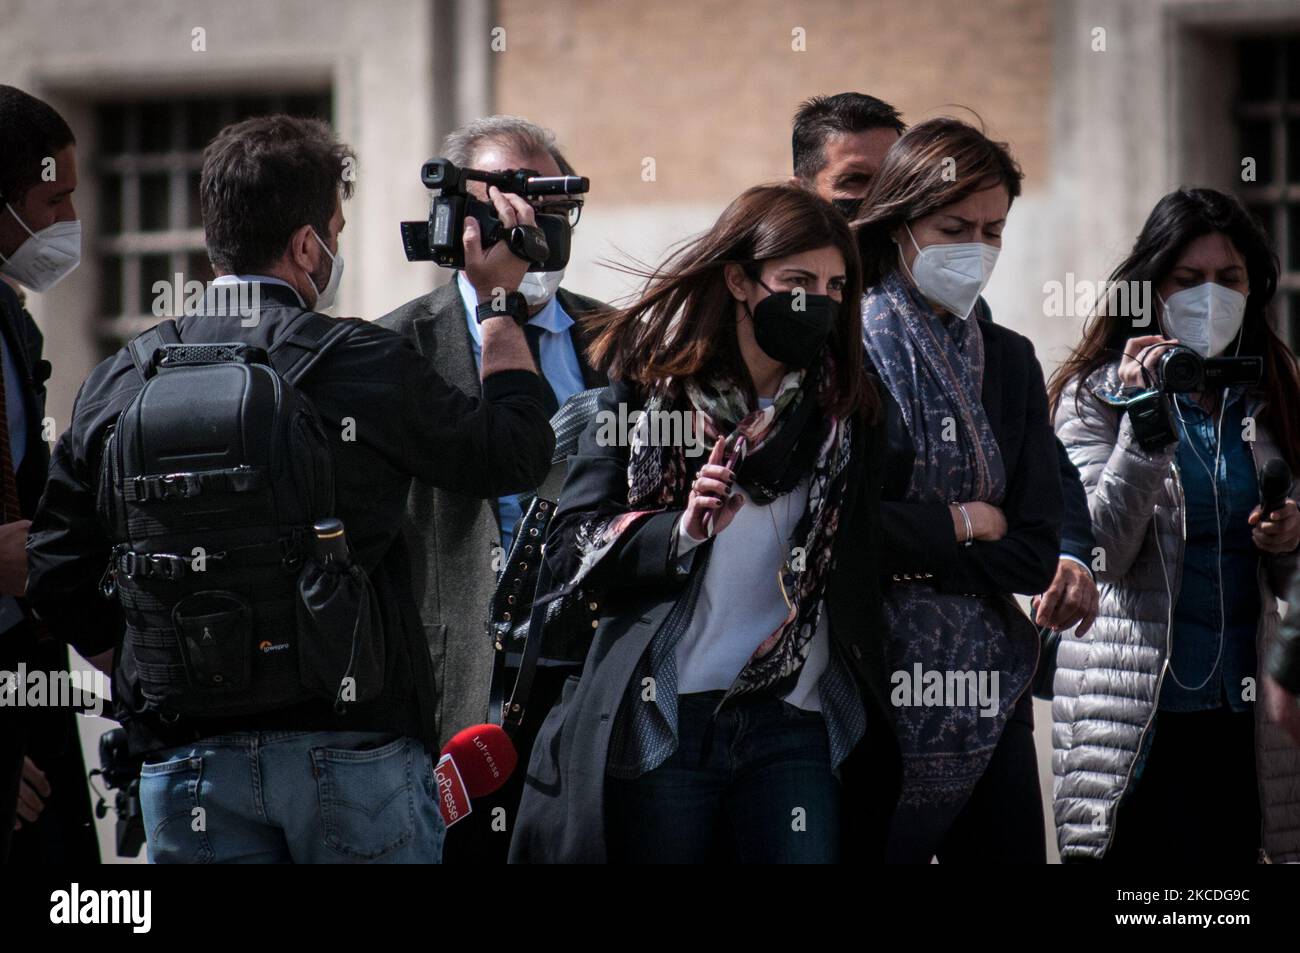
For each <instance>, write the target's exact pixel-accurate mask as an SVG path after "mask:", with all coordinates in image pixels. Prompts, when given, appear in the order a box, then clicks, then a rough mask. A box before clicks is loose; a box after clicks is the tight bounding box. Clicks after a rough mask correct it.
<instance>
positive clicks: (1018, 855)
mask: <svg viewBox="0 0 1300 953" xmlns="http://www.w3.org/2000/svg"><path fill="white" fill-rule="evenodd" d="M934 857H937V858H938V859H939V863H941V864H1045V863H1047V834H1046V832H1045V830H1044V825H1043V802H1042V788H1041V787H1040V786H1039V783H1038V757H1037V754H1036V752H1035V748H1034V720H1033V708H1032V699H1030V698H1028V696H1026V697H1025V698H1022V699H1021V702H1020V704H1019V705H1018V706H1017V707H1016V711H1015V713H1014V714H1013V715H1012V716H1011V718H1010V719H1009V720H1008V721H1007V725H1006V727H1005V728H1004V729H1003V730H1002V737H1001V738H999V739H998V744H997V747H996V748H995V749H994V750H993V757H992V759H991V760H990V761H989V766H988V768H987V769H985V771H984V774H983V776H982V777H981V778H980V779H979V781H978V782H977V783H976V785H975V787H974V789H973V790H972V791H971V795H970V797H969V798H968V799H967V801H966V803H965V804H963V805H962V806H961V808H960V810H958V811H957V813H956V816H953V815H952V813H951V811H950V810H944V809H930V808H925V807H922V808H909V807H907V806H904V805H900V806H899V807H898V809H897V810H896V811H895V814H894V823H893V826H892V828H891V831H890V835H889V843H888V846H887V848H886V861H887V862H888V863H891V864H928V863H930V861H931V858H934Z"/></svg>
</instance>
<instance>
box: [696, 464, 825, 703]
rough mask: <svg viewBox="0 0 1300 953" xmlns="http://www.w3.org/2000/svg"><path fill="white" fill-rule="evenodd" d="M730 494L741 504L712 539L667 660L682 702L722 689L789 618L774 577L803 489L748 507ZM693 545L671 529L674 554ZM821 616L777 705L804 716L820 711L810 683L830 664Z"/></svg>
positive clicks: (785, 551) (798, 511) (804, 496)
mask: <svg viewBox="0 0 1300 953" xmlns="http://www.w3.org/2000/svg"><path fill="white" fill-rule="evenodd" d="M733 492H735V493H739V494H741V495H742V496H744V497H745V504H744V506H742V507H741V508H740V510H739V511H738V512H737V513H736V515H735V517H733V518H732V521H731V523H730V524H729V525H728V526H727V528H726V529H724V530H723V531H722V532H721V533H719V534H718V535H717V536H716V537H715V538H714V540H713V552H712V554H711V555H710V556H709V564H708V566H706V567H705V570H704V579H703V581H702V585H701V589H700V593H699V600H698V602H697V603H696V606H695V612H694V614H693V615H692V617H691V621H690V625H689V627H688V628H687V630H686V631H685V632H684V633H683V634H682V637H681V640H680V641H679V642H678V643H677V650H676V652H675V653H674V654H675V656H676V660H677V691H678V693H679V694H682V695H687V694H690V693H692V692H708V691H718V690H722V691H725V690H727V689H729V688H730V687H731V686H732V684H733V683H734V682H735V680H736V676H737V675H739V674H740V672H741V670H742V669H743V668H744V667H745V664H746V663H747V662H748V661H749V659H750V657H751V656H752V655H753V654H754V650H755V649H757V648H758V647H759V646H760V645H761V644H762V643H763V641H764V640H765V639H767V637H768V636H770V635H771V634H772V633H773V632H775V631H776V629H777V628H778V627H779V626H780V625H781V623H782V621H784V619H785V617H786V615H787V614H788V613H789V608H788V607H787V606H786V604H785V599H783V598H782V597H781V589H780V586H779V584H778V581H777V572H778V570H779V569H780V568H781V566H782V564H783V562H784V561H785V559H786V558H787V556H788V555H789V551H790V546H791V545H792V543H791V542H790V534H791V532H792V531H793V530H794V526H795V524H796V523H797V522H798V521H799V517H800V516H802V515H803V511H804V507H805V506H806V505H807V503H808V482H807V480H805V481H804V482H802V483H800V484H799V485H798V486H797V487H795V489H794V490H793V491H792V492H790V493H788V494H787V495H785V496H781V497H777V498H776V499H775V500H773V501H772V502H771V503H770V504H769V505H767V506H759V505H757V504H755V503H754V501H753V500H752V499H750V497H749V495H748V494H746V493H745V491H744V490H743V489H741V488H740V486H739V485H737V486H736V487H735V488H734V490H733ZM773 523H775V526H773ZM697 545H699V541H697V540H694V539H691V537H690V536H689V535H688V534H687V533H686V530H685V529H684V527H682V526H681V524H679V527H678V547H677V551H678V553H679V554H680V555H682V556H685V555H686V554H687V553H688V552H689V551H690V550H691V549H692V548H693V547H695V546H697ZM824 610H825V607H824V606H823V611H822V612H821V614H820V617H819V619H818V623H817V632H816V633H815V634H814V636H813V640H812V644H811V645H810V646H809V649H808V658H807V659H806V660H805V662H804V666H803V669H802V670H801V671H800V673H799V681H798V683H797V684H796V685H795V687H794V690H793V691H792V692H790V694H789V695H787V696H786V698H785V700H786V701H787V702H789V703H790V704H792V705H794V706H796V707H798V708H803V709H806V710H808V711H820V710H821V699H820V698H819V696H818V693H817V683H818V681H819V680H820V679H821V676H822V673H823V672H825V671H826V666H827V664H828V663H829V661H830V631H829V627H828V624H827V620H826V612H825V611H824Z"/></svg>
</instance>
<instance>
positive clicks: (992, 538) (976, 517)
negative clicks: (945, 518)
mask: <svg viewBox="0 0 1300 953" xmlns="http://www.w3.org/2000/svg"><path fill="white" fill-rule="evenodd" d="M961 506H964V507H966V515H967V516H968V517H969V518H970V528H971V539H979V540H983V541H985V542H989V543H992V542H996V541H998V540H999V539H1001V538H1002V537H1003V536H1005V535H1007V518H1006V517H1005V516H1004V515H1003V514H1002V511H1001V510H1000V509H998V508H997V507H996V506H994V505H993V504H992V503H982V502H980V501H978V500H976V501H973V502H970V503H962V504H961ZM948 511H949V512H950V513H952V526H953V531H954V532H955V533H956V534H957V542H959V543H964V542H966V521H965V520H964V519H962V517H961V510H960V508H959V507H958V504H956V503H951V504H949V506H948Z"/></svg>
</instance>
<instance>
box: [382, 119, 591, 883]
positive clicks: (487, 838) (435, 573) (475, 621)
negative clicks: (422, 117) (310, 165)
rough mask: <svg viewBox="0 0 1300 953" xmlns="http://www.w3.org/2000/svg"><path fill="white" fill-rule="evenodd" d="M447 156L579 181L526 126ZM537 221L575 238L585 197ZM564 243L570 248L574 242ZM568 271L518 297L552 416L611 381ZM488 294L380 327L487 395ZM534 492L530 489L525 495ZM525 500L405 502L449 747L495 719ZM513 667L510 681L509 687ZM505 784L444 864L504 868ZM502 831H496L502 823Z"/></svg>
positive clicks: (525, 288)
mask: <svg viewBox="0 0 1300 953" xmlns="http://www.w3.org/2000/svg"><path fill="white" fill-rule="evenodd" d="M443 156H444V157H445V158H446V159H447V160H449V161H450V162H451V163H452V164H454V165H455V166H457V167H460V168H468V169H475V170H479V171H486V172H501V171H505V170H513V169H531V170H534V171H535V172H536V173H538V174H540V175H542V176H560V175H573V174H574V172H573V168H572V167H571V166H570V165H569V163H568V161H566V159H565V157H564V155H563V153H562V152H561V151H560V149H559V148H558V147H557V145H556V143H555V136H554V134H553V133H552V132H551V131H550V130H548V129H544V128H542V127H541V126H538V125H536V124H534V123H532V122H529V121H528V120H526V119H521V118H518V117H515V116H489V117H486V118H482V119H477V120H475V121H473V122H471V123H469V124H467V125H466V126H464V127H462V128H460V129H457V130H456V131H454V132H453V133H451V134H450V135H449V136H448V137H447V139H446V142H445V143H444V148H443ZM466 187H467V189H468V191H469V193H470V195H471V196H472V197H476V198H478V199H480V200H482V199H485V198H486V192H485V190H484V187H483V185H482V183H480V182H475V181H469V182H467V183H466ZM530 201H531V202H532V203H533V207H534V209H535V210H536V212H537V213H538V215H539V216H543V215H544V216H548V217H549V221H548V222H547V223H546V224H547V225H548V226H550V227H551V228H552V231H551V232H550V234H551V235H552V237H553V238H555V237H557V233H556V229H558V230H560V231H567V232H571V230H572V227H573V225H575V224H576V223H577V221H578V218H579V215H580V213H581V210H582V204H581V203H582V198H581V196H577V197H574V196H570V195H558V196H540V197H535V198H532V199H531V200H530ZM558 237H560V238H561V239H562V240H561V241H560V242H557V244H561V245H565V246H567V235H563V236H558ZM563 278H564V270H563V268H560V269H559V270H552V271H530V272H529V273H528V274H526V275H525V276H524V278H523V281H522V282H521V283H520V286H519V290H520V291H521V292H522V293H523V295H524V297H525V298H526V299H527V305H528V314H529V319H528V323H527V325H526V326H525V333H526V334H527V335H528V340H529V344H530V346H531V347H532V349H533V356H534V358H535V359H536V360H537V363H538V366H539V367H540V369H541V374H542V379H543V388H544V390H545V391H546V406H547V411H548V413H554V412H555V410H556V409H557V408H558V407H559V406H560V405H562V404H563V403H564V401H565V400H566V399H567V398H568V397H569V396H571V395H572V394H574V393H576V392H578V391H581V390H586V389H588V388H592V387H603V386H605V384H606V383H607V381H606V378H605V375H604V374H602V373H601V372H599V371H596V370H594V369H593V368H592V367H591V365H590V364H589V363H588V361H587V358H586V354H585V350H586V344H587V334H586V332H585V330H584V326H583V323H582V318H583V316H584V315H587V314H590V313H592V312H594V311H597V310H600V309H603V308H605V305H603V304H602V303H600V302H598V301H594V300H592V299H591V298H586V297H583V296H581V295H578V294H574V293H573V292H571V291H569V290H567V289H566V288H563V287H561V286H560V283H561V281H562V280H563ZM481 300H483V299H482V295H481V294H480V293H479V291H478V290H477V289H476V288H475V283H474V281H473V280H472V275H470V274H469V273H468V271H467V270H466V271H457V272H456V273H455V276H454V279H453V280H452V281H451V282H449V283H448V284H446V285H444V286H443V287H441V288H439V289H437V290H436V291H434V292H432V293H430V294H428V295H425V296H423V297H420V298H417V299H415V300H414V301H410V302H407V303H406V304H404V305H403V306H402V307H400V308H398V309H397V310H396V311H394V312H393V313H391V314H389V315H386V316H384V317H383V318H380V319H379V324H381V325H383V326H385V327H389V328H392V329H393V330H395V331H397V332H398V333H399V334H401V335H403V336H404V337H406V338H408V339H409V340H410V341H411V342H412V343H413V344H414V345H415V347H416V348H418V349H419V350H420V351H421V352H422V353H423V354H424V355H425V356H426V357H428V358H429V359H430V360H432V361H433V362H434V364H435V366H437V367H438V368H439V370H440V371H441V373H442V375H443V377H444V378H445V379H446V380H447V381H448V382H449V383H450V384H452V385H453V386H455V387H458V388H459V389H461V390H462V391H463V392H464V393H465V394H466V395H467V396H470V397H477V396H478V394H479V393H480V387H481V385H480V374H479V369H478V364H479V363H480V361H481V359H482V358H481V345H480V340H479V331H478V326H477V324H476V322H475V320H474V313H475V309H476V307H477V305H478V302H479V301H481ZM529 489H531V488H529ZM524 502H526V497H525V498H521V496H520V495H517V494H514V493H511V494H506V495H503V496H501V497H499V498H498V499H496V500H483V499H479V498H474V497H470V496H466V495H465V494H462V493H458V492H455V491H448V490H447V489H444V488H440V487H436V486H429V485H425V484H418V483H417V484H414V485H412V487H411V495H410V498H409V500H408V503H407V515H408V519H407V520H406V524H405V525H406V526H407V533H408V538H409V544H410V547H411V551H412V561H413V563H414V568H415V573H414V575H415V591H416V601H417V602H418V604H419V606H420V610H421V613H422V616H423V619H424V624H425V631H426V635H427V637H428V640H429V652H430V655H431V656H432V658H433V664H434V668H435V672H436V675H437V679H438V686H439V706H440V707H439V719H438V722H439V736H440V738H441V739H442V740H443V741H446V740H447V739H448V738H449V737H451V736H452V735H453V734H455V733H456V732H457V731H459V730H460V729H462V728H465V727H467V726H469V725H473V724H477V723H479V722H482V721H483V720H484V718H485V717H487V716H488V714H489V713H488V696H489V686H490V683H491V680H492V671H493V651H494V649H493V645H492V642H491V640H490V639H489V636H488V632H487V629H486V621H487V615H488V607H489V604H490V603H491V600H492V594H493V589H494V587H495V586H496V584H497V576H498V572H499V571H500V569H501V567H502V565H503V559H504V555H505V554H506V553H508V552H509V551H510V546H511V541H512V537H513V534H514V531H515V528H516V526H517V524H518V522H519V520H520V518H521V515H522V513H523V512H524V505H523V504H524ZM572 671H573V669H572V668H570V667H563V666H554V665H544V666H543V667H541V668H540V669H539V670H538V671H537V675H536V680H535V682H534V684H533V691H532V694H531V699H532V702H531V705H530V711H532V712H534V713H536V715H537V718H533V717H531V716H530V717H529V719H528V723H527V724H525V725H524V726H523V728H522V730H521V731H520V732H519V733H517V734H516V735H515V739H514V740H515V743H516V747H517V748H520V749H525V750H521V751H520V759H521V761H525V762H526V760H527V757H528V753H527V750H526V748H527V746H528V744H529V738H530V737H531V733H530V730H529V726H530V724H531V725H532V726H533V727H535V725H536V724H537V723H540V719H541V718H542V717H544V716H545V713H546V711H547V710H548V709H549V707H550V705H551V703H552V702H553V701H554V699H555V698H557V697H558V694H559V689H560V686H561V685H563V683H564V679H565V677H567V676H568V675H569V674H571V673H572ZM513 672H514V670H513V668H510V669H506V677H505V681H506V682H507V683H513V679H512V677H511V676H512V675H513ZM518 774H519V778H517V779H515V783H512V784H508V785H507V786H506V788H505V789H503V790H502V791H500V792H498V794H497V795H494V796H493V797H492V798H491V799H484V800H483V801H482V802H481V803H476V804H475V811H474V813H473V814H471V815H470V817H469V818H468V819H467V820H466V821H465V822H464V823H463V824H459V825H457V826H456V827H455V828H454V829H453V830H452V831H451V832H450V833H449V835H448V840H447V858H448V861H449V862H456V861H457V860H459V859H461V858H464V859H465V860H473V861H475V862H486V861H489V860H496V861H500V862H504V860H505V854H506V846H507V843H506V842H507V841H508V839H509V835H508V833H505V832H502V831H499V830H498V831H493V830H490V829H489V826H488V822H490V821H491V820H492V814H493V810H492V808H494V807H496V806H498V805H501V806H505V807H506V808H507V810H508V812H509V813H511V814H513V810H514V805H515V803H516V802H517V800H518V796H519V791H518V790H516V788H517V787H518V784H519V783H521V782H522V775H523V772H522V770H520V771H519V772H518ZM498 826H499V825H498Z"/></svg>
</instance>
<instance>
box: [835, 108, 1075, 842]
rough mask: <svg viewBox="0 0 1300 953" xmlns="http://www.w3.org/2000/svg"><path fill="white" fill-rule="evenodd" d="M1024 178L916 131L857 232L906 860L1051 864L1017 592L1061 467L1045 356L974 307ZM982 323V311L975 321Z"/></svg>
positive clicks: (956, 132) (1055, 519)
mask: <svg viewBox="0 0 1300 953" xmlns="http://www.w3.org/2000/svg"><path fill="white" fill-rule="evenodd" d="M1020 179H1021V173H1020V170H1019V168H1018V167H1017V165H1016V163H1015V161H1014V160H1013V159H1012V158H1011V156H1010V154H1009V153H1008V152H1007V149H1006V147H1005V146H1004V145H1002V144H1000V143H996V142H993V141H991V140H989V139H988V138H987V137H986V136H984V135H983V133H981V132H980V131H979V130H978V129H975V128H974V127H972V126H970V125H968V124H966V123H963V122H960V121H958V120H955V119H932V120H929V121H926V122H923V123H920V124H918V125H916V126H913V127H912V128H911V129H909V130H908V131H907V132H906V133H904V135H903V136H902V137H901V138H900V139H899V140H898V142H897V143H895V145H894V146H893V147H892V148H891V149H890V151H889V154H888V155H887V156H886V158H885V160H884V162H883V164H882V165H881V167H880V170H879V171H878V172H877V173H876V176H875V179H874V182H873V185H872V190H871V192H870V194H869V195H868V196H867V198H866V200H865V202H864V210H863V212H862V213H861V215H860V217H859V218H858V220H857V223H856V224H857V225H858V226H859V231H858V245H859V249H860V251H861V253H862V261H863V272H864V278H865V281H864V284H865V286H866V294H865V295H864V297H863V306H862V319H863V334H864V339H865V342H866V348H867V355H868V358H869V361H870V365H871V367H872V368H873V369H874V371H875V373H876V374H878V375H879V376H880V379H881V381H882V383H883V387H882V388H881V390H882V394H883V397H884V406H885V422H886V434H887V439H886V447H885V461H884V470H885V478H884V484H883V487H882V491H881V495H882V502H881V518H882V523H883V529H884V545H883V563H884V568H885V590H884V603H885V618H886V624H887V626H888V629H889V632H888V659H887V661H888V671H890V672H891V673H892V676H891V687H892V689H893V692H892V695H891V699H890V701H891V703H892V708H893V714H894V723H895V728H896V731H897V734H898V738H899V743H900V745H901V747H902V750H903V772H904V773H903V788H902V795H901V797H900V799H899V804H898V807H897V810H896V812H895V815H894V820H893V824H892V828H891V831H890V834H889V841H888V846H887V859H888V860H889V861H890V862H895V863H929V862H930V861H931V859H932V858H934V857H936V856H937V857H938V859H939V860H940V862H944V863H990V862H992V863H1043V862H1045V859H1046V836H1045V831H1044V824H1043V812H1042V806H1041V793H1040V790H1039V785H1038V773H1037V767H1036V757H1035V753H1034V740H1033V709H1032V698H1031V695H1030V687H1031V682H1032V678H1033V675H1034V672H1035V669H1036V667H1037V661H1038V652H1039V639H1038V633H1037V630H1036V629H1035V627H1034V626H1033V624H1032V623H1031V622H1030V621H1029V619H1028V618H1027V617H1026V616H1025V614H1024V613H1023V612H1022V611H1021V610H1020V609H1019V608H1018V606H1017V604H1016V602H1015V600H1014V598H1013V596H1012V594H1013V593H1022V594H1025V595H1035V594H1037V593H1040V592H1043V591H1044V590H1045V589H1046V588H1047V587H1048V585H1049V584H1050V583H1051V581H1052V578H1053V574H1054V572H1055V570H1056V563H1057V556H1058V553H1059V545H1060V531H1061V521H1062V509H1063V504H1062V491H1061V480H1060V477H1059V470H1058V467H1059V460H1058V455H1057V454H1058V451H1057V448H1056V445H1055V439H1054V437H1053V434H1052V429H1051V425H1050V423H1049V421H1048V414H1047V395H1046V392H1045V390H1044V386H1043V373H1042V369H1041V368H1040V367H1039V364H1038V360H1037V359H1036V358H1035V356H1034V349H1033V345H1031V344H1030V342H1029V341H1028V340H1027V339H1026V338H1024V337H1022V336H1021V335H1019V334H1016V333H1015V332H1014V331H1010V330H1008V329H1007V328H1004V327H999V326H997V325H995V324H993V323H992V322H991V321H990V320H987V319H986V318H987V315H986V314H984V311H985V309H986V307H987V306H986V305H983V304H982V302H980V297H979V295H980V292H981V291H982V290H983V288H984V286H985V284H986V283H987V282H988V279H989V275H990V274H991V273H992V270H993V266H994V264H995V262H996V261H997V257H998V252H999V250H1000V248H1001V246H1002V228H1003V225H1004V224H1005V222H1006V219H1007V213H1008V211H1009V209H1010V206H1011V202H1012V200H1013V199H1014V198H1015V197H1016V196H1017V195H1019V194H1020ZM977 312H978V313H977Z"/></svg>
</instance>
